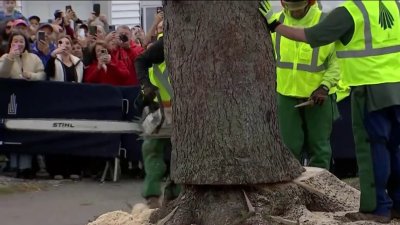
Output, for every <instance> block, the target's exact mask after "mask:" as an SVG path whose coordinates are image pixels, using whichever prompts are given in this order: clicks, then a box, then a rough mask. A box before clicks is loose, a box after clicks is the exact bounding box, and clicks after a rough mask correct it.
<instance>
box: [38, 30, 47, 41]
mask: <svg viewBox="0 0 400 225" xmlns="http://www.w3.org/2000/svg"><path fill="white" fill-rule="evenodd" d="M45 39H46V37H45V33H44V31H38V41H45Z"/></svg>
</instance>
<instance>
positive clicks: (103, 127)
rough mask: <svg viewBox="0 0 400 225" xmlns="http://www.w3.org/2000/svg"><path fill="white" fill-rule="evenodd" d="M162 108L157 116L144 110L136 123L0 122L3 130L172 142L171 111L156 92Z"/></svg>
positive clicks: (38, 120)
mask: <svg viewBox="0 0 400 225" xmlns="http://www.w3.org/2000/svg"><path fill="white" fill-rule="evenodd" d="M156 95H157V98H158V101H159V102H160V103H161V104H159V105H160V107H159V109H157V110H156V111H154V112H150V110H149V109H148V108H147V109H146V108H145V109H144V110H143V113H142V117H141V118H140V119H139V120H134V121H129V122H128V121H113V120H110V121H108V120H86V119H53V118H27V119H12V118H3V119H0V128H5V129H7V130H17V131H18V130H19V131H42V132H69V133H120V134H124V133H135V134H138V135H139V136H140V138H170V137H171V131H172V110H171V109H170V108H164V106H163V104H162V101H161V100H162V99H161V96H160V93H159V92H158V91H157V92H156Z"/></svg>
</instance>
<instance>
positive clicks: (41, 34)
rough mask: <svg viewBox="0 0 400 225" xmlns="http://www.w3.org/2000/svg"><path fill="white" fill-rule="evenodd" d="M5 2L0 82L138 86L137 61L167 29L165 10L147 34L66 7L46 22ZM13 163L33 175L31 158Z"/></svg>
mask: <svg viewBox="0 0 400 225" xmlns="http://www.w3.org/2000/svg"><path fill="white" fill-rule="evenodd" d="M1 4H3V11H0V57H1V58H0V78H12V79H25V80H48V81H59V82H75V83H81V82H84V83H97V84H110V85H118V86H130V85H138V84H139V83H138V79H137V77H136V72H135V68H134V61H135V59H136V58H137V57H138V55H140V54H141V53H142V52H143V51H144V50H145V49H146V47H148V46H150V44H151V42H152V41H154V40H156V37H157V34H158V33H160V32H162V29H163V28H162V20H163V12H162V11H160V12H157V14H156V15H155V20H154V23H153V25H152V27H151V29H150V30H149V32H148V33H147V34H145V33H144V31H143V30H142V28H141V27H140V25H137V26H134V27H129V26H126V25H119V26H117V27H116V26H115V25H110V24H109V22H108V20H107V16H106V15H104V14H99V13H98V12H92V13H91V14H90V15H79V16H78V15H77V14H76V12H75V11H74V9H73V7H66V10H65V11H63V10H56V11H55V12H54V19H53V21H52V22H51V23H43V22H42V19H41V18H39V17H38V16H36V15H29V16H28V17H26V16H25V15H23V14H22V13H21V12H20V11H18V10H17V9H16V1H15V0H14V1H4V0H3V1H2V2H1ZM84 17H88V18H87V19H86V20H83V18H84ZM9 159H10V160H11V161H10V164H9V169H11V170H16V171H17V172H18V176H22V177H25V178H30V177H34V172H35V171H33V170H32V166H31V162H32V156H30V155H25V154H20V155H18V157H16V156H15V155H13V154H11V156H9ZM17 160H19V162H17ZM17 167H18V168H17Z"/></svg>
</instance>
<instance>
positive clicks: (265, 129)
mask: <svg viewBox="0 0 400 225" xmlns="http://www.w3.org/2000/svg"><path fill="white" fill-rule="evenodd" d="M258 6H259V1H167V2H165V7H164V10H165V14H166V21H165V23H164V26H165V48H166V54H167V58H166V62H167V67H168V71H169V73H170V75H171V78H172V86H173V89H174V102H173V123H174V130H173V135H172V143H173V153H172V165H171V176H172V178H173V180H174V181H175V182H177V183H184V184H192V185H205V184H207V185H208V184H210V185H232V184H261V183H275V182H281V181H290V180H292V179H294V178H296V177H298V176H299V175H300V174H301V172H302V171H303V168H302V167H301V165H300V164H299V163H298V162H297V160H296V159H295V158H294V157H293V156H292V154H291V153H290V152H289V151H288V150H287V149H286V148H285V147H284V146H283V144H282V142H281V139H280V136H279V129H278V126H277V118H276V91H275V90H276V81H275V66H274V56H273V48H272V43H271V39H270V36H269V34H268V31H267V28H266V25H265V23H264V19H263V18H262V17H261V14H260V13H259V12H258Z"/></svg>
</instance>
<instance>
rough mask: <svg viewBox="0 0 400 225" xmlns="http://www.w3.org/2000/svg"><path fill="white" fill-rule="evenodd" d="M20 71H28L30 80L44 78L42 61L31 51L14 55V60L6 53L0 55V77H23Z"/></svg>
mask: <svg viewBox="0 0 400 225" xmlns="http://www.w3.org/2000/svg"><path fill="white" fill-rule="evenodd" d="M21 65H22V66H21ZM22 71H24V72H29V73H30V74H31V80H44V79H45V78H46V74H45V72H44V66H43V63H42V61H41V60H40V58H39V57H38V56H37V55H35V54H33V53H29V52H27V51H25V52H24V53H22V54H21V57H18V56H16V57H15V58H14V60H11V59H10V58H8V54H4V55H2V56H1V58H0V77H2V78H12V79H25V78H23V77H22Z"/></svg>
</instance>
